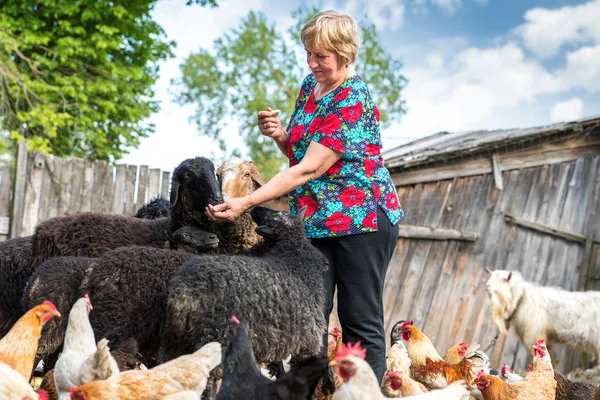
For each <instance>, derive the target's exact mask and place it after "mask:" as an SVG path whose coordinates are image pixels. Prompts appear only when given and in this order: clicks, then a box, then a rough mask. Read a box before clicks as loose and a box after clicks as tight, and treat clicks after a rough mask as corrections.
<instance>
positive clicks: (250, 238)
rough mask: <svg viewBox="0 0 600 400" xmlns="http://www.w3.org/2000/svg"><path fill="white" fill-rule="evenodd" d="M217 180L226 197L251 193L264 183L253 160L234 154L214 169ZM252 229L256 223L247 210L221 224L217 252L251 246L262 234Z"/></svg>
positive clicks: (234, 250) (242, 250) (248, 248)
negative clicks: (237, 156) (240, 157)
mask: <svg viewBox="0 0 600 400" xmlns="http://www.w3.org/2000/svg"><path fill="white" fill-rule="evenodd" d="M217 180H218V181H219V184H220V186H221V193H222V194H223V199H224V200H225V201H227V200H228V199H231V198H234V197H242V196H246V195H248V194H251V193H252V192H254V191H255V190H256V189H258V188H260V187H261V186H262V185H264V184H265V181H264V179H263V178H262V177H261V176H260V173H259V172H258V168H256V166H255V165H254V164H253V163H252V161H245V160H241V159H239V158H233V159H230V160H227V161H225V162H224V163H223V164H221V166H220V167H219V168H218V169H217ZM255 229H256V224H255V223H254V221H252V217H250V213H249V212H244V213H242V214H241V215H240V216H239V217H237V218H236V219H235V221H233V222H227V223H223V224H220V225H219V231H220V234H221V246H220V248H219V250H220V253H224V254H236V253H243V252H246V251H248V250H250V249H251V248H252V247H254V246H255V245H256V244H257V243H259V242H260V240H261V236H260V235H259V234H258V233H256V231H255Z"/></svg>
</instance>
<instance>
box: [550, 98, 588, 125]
mask: <svg viewBox="0 0 600 400" xmlns="http://www.w3.org/2000/svg"><path fill="white" fill-rule="evenodd" d="M582 115H583V101H582V100H581V99H580V98H579V97H573V98H572V99H570V100H567V101H561V102H558V103H556V104H555V105H554V106H553V107H552V110H551V111H550V120H551V121H552V122H563V121H564V122H568V121H573V120H576V119H579V118H581V117H582Z"/></svg>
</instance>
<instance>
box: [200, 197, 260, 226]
mask: <svg viewBox="0 0 600 400" xmlns="http://www.w3.org/2000/svg"><path fill="white" fill-rule="evenodd" d="M249 206H250V205H249V204H248V200H247V199H246V198H245V197H236V198H233V199H230V200H228V201H226V202H225V203H222V204H217V205H216V206H213V205H211V204H209V205H208V207H206V215H207V216H208V219H209V220H211V221H213V222H217V223H219V222H227V221H229V222H231V221H233V220H234V219H236V218H237V217H239V216H240V214H242V213H243V212H244V211H246V210H247V209H248V208H249Z"/></svg>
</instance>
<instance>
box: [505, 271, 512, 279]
mask: <svg viewBox="0 0 600 400" xmlns="http://www.w3.org/2000/svg"><path fill="white" fill-rule="evenodd" d="M510 278H512V271H511V272H509V273H508V277H507V278H506V280H507V281H510Z"/></svg>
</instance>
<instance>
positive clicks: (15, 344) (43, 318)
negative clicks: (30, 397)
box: [0, 301, 60, 382]
mask: <svg viewBox="0 0 600 400" xmlns="http://www.w3.org/2000/svg"><path fill="white" fill-rule="evenodd" d="M52 317H60V313H59V312H58V310H57V309H56V307H55V306H54V304H52V303H51V302H49V301H44V302H43V303H42V304H40V305H39V306H35V307H33V308H32V309H31V310H29V311H27V312H26V313H25V315H23V316H22V317H21V318H19V320H18V321H17V322H16V323H15V324H14V325H13V327H12V328H11V329H10V331H9V332H8V333H7V334H6V336H4V337H3V338H2V340H0V362H3V363H5V364H7V365H8V366H9V367H11V368H12V369H14V370H16V371H17V372H19V373H20V374H21V375H23V377H24V378H25V380H27V381H28V382H29V379H30V378H31V372H32V371H33V362H34V359H35V354H36V353H37V349H38V341H39V339H40V336H41V334H42V326H44V324H45V323H46V322H48V321H49V320H50V319H51V318H52Z"/></svg>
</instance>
